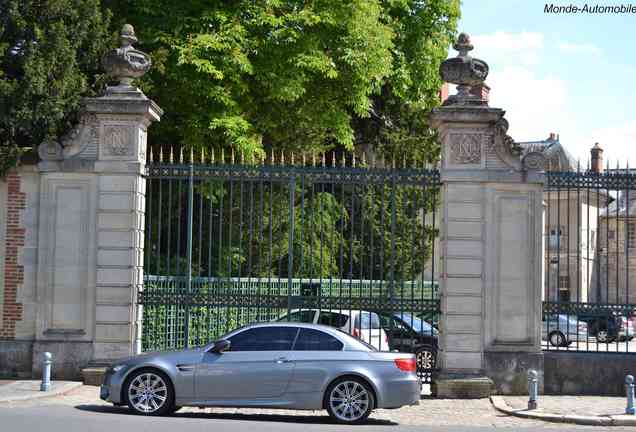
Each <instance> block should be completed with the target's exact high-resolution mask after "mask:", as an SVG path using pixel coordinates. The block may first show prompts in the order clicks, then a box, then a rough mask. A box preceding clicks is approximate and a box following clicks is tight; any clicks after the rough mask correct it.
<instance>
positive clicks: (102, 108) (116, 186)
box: [33, 91, 162, 378]
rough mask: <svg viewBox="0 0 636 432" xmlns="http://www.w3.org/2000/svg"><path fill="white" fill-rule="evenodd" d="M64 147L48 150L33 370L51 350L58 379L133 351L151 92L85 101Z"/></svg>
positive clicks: (154, 111)
mask: <svg viewBox="0 0 636 432" xmlns="http://www.w3.org/2000/svg"><path fill="white" fill-rule="evenodd" d="M83 104H84V108H83V111H82V116H81V121H80V124H79V125H78V126H77V128H76V129H75V130H73V131H71V133H70V134H69V135H68V136H66V137H64V138H63V140H62V142H61V143H56V142H49V143H44V144H42V145H41V146H40V148H39V153H40V157H41V159H42V161H41V162H40V164H39V169H40V172H41V183H40V190H41V198H40V202H41V204H40V215H39V223H40V226H39V240H38V241H39V244H38V283H37V298H38V304H39V306H38V311H37V328H36V341H35V343H34V347H33V352H34V354H33V371H34V374H35V375H37V374H38V373H39V368H40V355H39V354H40V353H41V352H43V351H50V352H52V353H53V356H54V357H53V358H54V368H53V372H54V376H55V377H65V378H77V377H79V370H80V368H81V367H84V366H86V365H87V364H88V363H89V362H91V361H108V360H111V359H115V358H119V357H124V356H129V355H131V354H133V353H134V352H135V351H136V349H135V334H136V326H137V313H136V308H135V297H136V293H137V288H138V286H139V285H140V284H142V283H143V247H144V245H143V239H144V236H143V231H144V218H143V215H144V206H145V202H144V194H145V179H144V177H143V174H144V170H145V161H146V146H147V143H146V129H147V127H148V126H149V124H150V123H151V122H152V121H154V120H159V118H160V117H161V114H162V111H161V109H160V108H159V107H158V106H157V105H156V104H155V103H154V102H152V101H151V100H149V99H148V98H146V97H145V96H144V95H143V93H141V92H139V91H137V92H128V93H116V92H109V93H107V94H106V96H104V97H100V98H90V99H85V100H84V101H83Z"/></svg>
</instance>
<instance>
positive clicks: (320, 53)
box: [105, 0, 459, 159]
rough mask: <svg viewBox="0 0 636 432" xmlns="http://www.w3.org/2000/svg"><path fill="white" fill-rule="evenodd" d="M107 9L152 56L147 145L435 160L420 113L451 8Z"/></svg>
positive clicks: (392, 2) (111, 1) (384, 0)
mask: <svg viewBox="0 0 636 432" xmlns="http://www.w3.org/2000/svg"><path fill="white" fill-rule="evenodd" d="M105 4H106V5H107V6H108V7H110V8H111V9H112V10H113V11H114V13H115V22H116V25H117V26H119V25H121V24H122V23H123V22H124V21H130V22H131V23H132V24H134V25H136V26H137V30H138V33H139V35H140V40H141V44H140V48H142V49H145V50H146V51H148V52H150V53H151V55H152V56H153V59H154V62H155V65H156V66H155V68H154V70H153V71H152V72H151V73H150V74H148V75H147V76H146V77H144V79H143V80H142V82H141V86H142V88H143V89H144V91H145V92H146V93H147V94H148V95H149V96H150V97H152V98H153V99H155V100H156V101H157V102H158V103H159V104H160V105H162V106H164V107H166V108H167V113H166V116H165V117H164V118H163V119H162V122H161V124H160V125H159V127H158V129H156V130H155V133H154V134H153V140H154V142H155V143H160V144H171V145H179V146H186V147H190V146H191V147H194V148H198V147H202V146H203V147H208V148H209V147H215V148H217V149H218V148H220V147H225V148H228V147H233V148H235V149H236V150H237V151H240V152H243V153H244V154H246V155H248V156H249V155H253V154H259V153H262V151H263V149H267V148H275V149H277V150H278V149H294V150H296V151H310V150H315V151H321V150H328V149H331V148H334V147H339V148H341V149H346V150H349V151H351V150H353V149H354V147H355V146H356V145H359V146H361V147H364V148H365V149H367V148H368V149H369V150H376V151H380V152H383V153H385V154H386V155H387V156H390V155H391V154H393V153H395V151H396V148H397V149H399V151H400V154H403V153H404V149H405V148H406V149H407V150H408V152H409V157H418V158H420V159H421V156H422V155H423V154H424V155H426V157H427V158H428V159H433V158H434V157H436V154H437V153H436V152H437V150H436V144H435V140H434V136H433V134H432V133H431V132H430V130H429V128H428V125H427V122H426V113H427V112H428V111H429V110H430V109H431V108H432V107H433V106H435V105H436V104H437V98H438V96H437V94H438V90H439V87H440V84H441V82H440V79H439V77H438V73H437V69H438V66H439V63H440V61H441V60H442V59H444V58H445V57H446V52H447V49H448V45H449V41H450V37H451V36H452V34H453V33H454V31H455V25H456V21H457V18H458V15H459V1H458V0H429V1H421V0H348V1H343V0H314V1H301V0H269V1H257V2H255V1H251V0H237V1H232V2H227V1H216V2H207V1H200V0H197V1H188V2H174V1H169V0H137V1H135V2H131V1H127V0H105ZM217 154H218V153H217Z"/></svg>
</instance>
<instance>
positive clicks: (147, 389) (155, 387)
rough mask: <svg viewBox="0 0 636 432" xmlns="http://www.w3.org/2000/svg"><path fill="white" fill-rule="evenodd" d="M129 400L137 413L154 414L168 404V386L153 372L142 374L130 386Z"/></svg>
mask: <svg viewBox="0 0 636 432" xmlns="http://www.w3.org/2000/svg"><path fill="white" fill-rule="evenodd" d="M128 400H129V401H130V404H131V405H132V408H133V409H134V410H135V411H138V412H140V413H144V414H152V413H154V412H156V411H158V410H160V409H161V408H162V407H163V406H164V405H165V404H166V401H167V400H168V386H167V385H166V382H165V381H164V380H163V378H162V377H161V376H159V375H157V374H155V373H153V372H144V373H141V374H139V375H137V376H136V377H134V378H133V379H132V380H131V381H130V384H129V385H128Z"/></svg>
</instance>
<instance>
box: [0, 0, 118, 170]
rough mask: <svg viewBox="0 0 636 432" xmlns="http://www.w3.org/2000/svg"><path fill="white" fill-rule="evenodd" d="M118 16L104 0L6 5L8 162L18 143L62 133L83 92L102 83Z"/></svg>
mask: <svg viewBox="0 0 636 432" xmlns="http://www.w3.org/2000/svg"><path fill="white" fill-rule="evenodd" d="M109 22H110V14H109V13H108V12H102V9H101V5H100V2H99V0H47V1H41V0H3V1H2V2H1V3H0V166H2V168H3V171H4V170H6V168H7V167H9V166H11V165H13V164H14V163H15V161H16V160H17V157H18V156H17V155H18V150H17V148H18V147H35V146H37V145H38V144H40V143H41V142H42V141H43V140H45V139H48V138H57V137H59V136H60V135H61V134H63V133H64V131H65V130H66V129H67V128H68V127H69V126H70V125H71V124H72V123H73V121H74V119H75V114H76V113H77V110H78V109H79V103H80V98H81V97H82V96H85V95H88V94H92V93H94V90H95V89H96V88H98V87H99V85H98V83H99V80H100V76H101V75H100V74H99V73H98V71H99V60H100V58H101V56H102V54H103V53H104V51H105V50H106V49H107V48H108V46H109V44H110V40H111V37H110V33H109Z"/></svg>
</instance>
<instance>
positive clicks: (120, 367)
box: [113, 364, 126, 372]
mask: <svg viewBox="0 0 636 432" xmlns="http://www.w3.org/2000/svg"><path fill="white" fill-rule="evenodd" d="M125 367H126V365H123V364H121V365H116V366H113V372H119V371H120V370H122V369H123V368H125Z"/></svg>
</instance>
